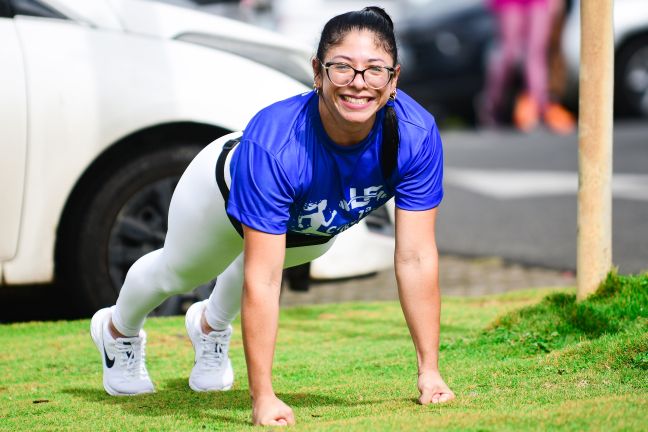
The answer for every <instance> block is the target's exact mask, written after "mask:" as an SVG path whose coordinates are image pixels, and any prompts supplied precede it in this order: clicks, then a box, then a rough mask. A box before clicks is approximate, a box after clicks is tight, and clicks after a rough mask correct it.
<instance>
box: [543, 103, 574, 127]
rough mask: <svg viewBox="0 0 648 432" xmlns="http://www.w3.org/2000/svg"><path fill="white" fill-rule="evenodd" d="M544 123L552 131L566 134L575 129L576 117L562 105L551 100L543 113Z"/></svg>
mask: <svg viewBox="0 0 648 432" xmlns="http://www.w3.org/2000/svg"><path fill="white" fill-rule="evenodd" d="M543 120H544V123H545V124H546V125H547V127H548V128H549V129H551V130H552V131H553V132H555V133H557V134H561V135H568V134H570V133H572V132H574V130H575V129H576V119H575V117H574V115H573V114H572V113H570V112H569V111H567V109H565V107H563V106H562V105H560V104H558V103H555V102H551V103H549V105H547V109H546V110H545V112H544V115H543Z"/></svg>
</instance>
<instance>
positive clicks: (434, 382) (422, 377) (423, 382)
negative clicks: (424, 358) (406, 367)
mask: <svg viewBox="0 0 648 432" xmlns="http://www.w3.org/2000/svg"><path fill="white" fill-rule="evenodd" d="M418 389H419V392H420V393H421V396H420V397H419V399H418V401H419V403H420V404H421V405H427V404H430V403H434V404H437V403H444V402H449V401H451V400H452V399H454V398H455V394H454V393H453V392H452V390H450V387H448V386H447V384H446V383H445V381H443V378H441V374H440V373H439V372H437V371H430V372H422V373H420V374H419V377H418Z"/></svg>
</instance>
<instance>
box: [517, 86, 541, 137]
mask: <svg viewBox="0 0 648 432" xmlns="http://www.w3.org/2000/svg"><path fill="white" fill-rule="evenodd" d="M539 119H540V109H539V107H538V103H537V102H536V101H535V99H533V98H532V97H531V95H529V94H528V93H522V94H521V95H520V96H518V97H517V99H516V100H515V107H514V108H513V123H514V124H515V127H517V128H518V129H519V130H521V131H522V132H530V131H531V130H533V128H535V127H536V126H537V125H538V121H539Z"/></svg>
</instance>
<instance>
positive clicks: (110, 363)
mask: <svg viewBox="0 0 648 432" xmlns="http://www.w3.org/2000/svg"><path fill="white" fill-rule="evenodd" d="M103 350H104V359H105V360H106V367H107V368H108V369H110V368H112V367H113V365H114V364H115V359H114V358H113V359H111V358H110V357H108V353H107V352H106V345H104V346H103Z"/></svg>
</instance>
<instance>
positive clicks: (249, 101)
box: [0, 0, 391, 314]
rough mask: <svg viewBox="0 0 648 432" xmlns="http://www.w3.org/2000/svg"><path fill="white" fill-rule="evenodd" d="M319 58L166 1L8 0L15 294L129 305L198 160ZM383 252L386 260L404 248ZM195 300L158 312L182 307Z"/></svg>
mask: <svg viewBox="0 0 648 432" xmlns="http://www.w3.org/2000/svg"><path fill="white" fill-rule="evenodd" d="M310 55H311V50H310V48H309V47H306V48H304V47H303V46H301V45H298V44H295V43H294V42H292V41H290V40H288V39H286V38H285V37H282V36H279V35H277V34H275V33H272V32H269V31H266V30H263V29H260V28H257V27H252V26H250V25H247V24H244V23H240V22H237V21H233V20H230V19H226V18H222V17H218V16H215V15H210V14H206V13H201V12H199V11H196V10H192V9H189V8H182V7H177V6H173V5H169V4H164V3H160V2H156V1H146V0H93V1H85V0H0V149H1V154H2V157H1V158H0V200H1V202H2V212H1V213H0V281H1V283H2V285H4V286H8V285H11V286H16V285H24V284H38V283H49V282H52V281H53V280H55V279H56V280H58V281H59V282H61V284H60V286H61V287H64V288H66V289H67V292H66V293H61V295H66V296H68V298H69V299H70V300H78V301H77V302H76V303H77V306H78V307H79V308H80V311H81V312H82V313H88V312H91V311H94V310H96V309H98V308H99V307H102V306H105V305H110V304H113V303H114V302H115V299H116V297H117V294H118V291H119V288H120V287H121V283H122V281H123V279H124V277H125V275H126V271H127V270H128V268H129V267H130V265H131V264H132V263H133V262H134V261H135V260H136V259H137V258H139V257H140V256H141V255H143V254H145V253H147V252H149V251H151V250H154V249H157V248H159V247H160V246H161V245H162V244H163V241H164V236H165V232H166V223H167V211H168V205H169V201H170V198H171V194H172V191H173V189H174V187H175V184H176V183H177V181H178V178H179V175H180V174H181V173H182V172H183V170H184V169H185V167H186V166H187V164H188V163H189V161H191V159H192V158H193V157H194V156H195V155H196V153H197V152H198V151H200V150H201V149H202V148H203V147H204V146H205V145H207V144H208V143H210V142H211V141H213V140H214V139H216V138H218V137H220V136H222V135H224V134H226V133H228V132H231V131H234V130H241V129H243V128H244V126H245V125H246V123H247V122H248V120H249V119H250V118H251V117H252V115H254V114H255V113H256V112H257V111H258V110H259V109H261V108H262V107H264V106H267V105H269V104H270V103H273V102H275V101H277V100H280V99H283V98H286V97H289V96H292V95H294V94H298V93H300V92H303V91H306V90H309V87H310V84H311V83H312V76H311V75H312V72H311V71H310ZM358 229H360V230H362V229H366V225H365V224H362V225H361V226H360V227H359V228H358ZM350 231H352V230H350ZM365 234H366V235H365V237H367V238H369V240H368V241H371V237H372V236H374V234H373V233H365ZM381 244H382V243H381ZM387 246H389V244H388V245H387ZM373 254H375V255H377V256H379V257H380V259H379V260H378V261H380V262H384V261H385V258H384V257H383V255H384V256H389V255H390V253H389V247H387V248H385V247H383V249H381V251H373ZM381 260H382V261H381ZM390 260H391V258H390ZM378 261H375V262H374V264H375V263H376V262H378ZM339 264H340V265H339V268H337V269H334V270H335V271H338V272H339V271H340V270H344V269H345V268H346V267H349V265H350V264H349V263H344V262H342V263H339ZM378 268H379V267H376V266H374V267H371V268H369V269H366V268H363V269H362V271H363V272H371V271H376V270H377V269H378ZM351 273H352V275H355V274H358V271H355V273H354V272H353V271H352V272H351ZM307 276H308V275H306V277H307ZM319 276H322V275H319ZM335 276H336V275H335V274H334V273H329V274H324V275H323V277H335ZM210 289H211V287H210V286H206V287H200V288H199V289H198V290H197V291H196V293H195V295H196V296H197V297H198V298H204V297H205V296H206V295H208V293H209V291H210ZM0 291H1V290H0ZM180 300H181V299H178V298H176V299H174V300H171V301H169V302H167V303H165V304H164V305H162V306H161V307H160V308H159V309H158V310H157V313H159V314H169V313H176V312H178V311H179V303H178V302H179V301H180ZM70 303H72V301H70Z"/></svg>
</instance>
